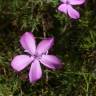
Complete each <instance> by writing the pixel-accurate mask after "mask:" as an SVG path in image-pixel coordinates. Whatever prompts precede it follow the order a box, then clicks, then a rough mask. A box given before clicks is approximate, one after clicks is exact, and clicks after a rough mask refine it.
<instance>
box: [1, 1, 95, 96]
mask: <svg viewBox="0 0 96 96" xmlns="http://www.w3.org/2000/svg"><path fill="white" fill-rule="evenodd" d="M58 5H59V0H0V96H96V24H95V23H96V14H95V13H96V1H95V0H86V3H85V4H84V5H82V6H80V7H78V10H79V11H80V13H81V18H80V19H79V20H72V19H70V18H69V17H67V16H65V15H64V14H61V13H60V12H58V10H57V7H58ZM25 31H32V32H33V33H34V34H35V36H36V37H37V40H38V41H39V40H40V39H42V38H43V37H44V36H45V35H46V36H54V37H55V45H54V48H53V49H52V50H51V53H54V54H57V55H58V56H59V57H60V58H61V59H62V63H63V68H62V69H61V70H57V71H50V70H45V69H44V70H43V71H44V72H43V77H42V79H41V80H39V81H38V82H37V83H36V84H35V85H32V84H29V82H28V78H27V75H28V70H24V71H22V72H20V73H15V72H14V70H13V69H12V68H11V67H10V62H11V60H12V58H13V57H14V56H15V55H17V54H21V53H23V52H22V48H21V46H20V44H19V38H20V36H21V34H23V33H24V32H25Z"/></svg>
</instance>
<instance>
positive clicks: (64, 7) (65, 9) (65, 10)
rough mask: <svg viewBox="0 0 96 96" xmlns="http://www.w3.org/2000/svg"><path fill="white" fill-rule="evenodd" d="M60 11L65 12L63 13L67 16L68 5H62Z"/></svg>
mask: <svg viewBox="0 0 96 96" xmlns="http://www.w3.org/2000/svg"><path fill="white" fill-rule="evenodd" d="M58 10H59V11H60V12H63V13H65V14H67V11H68V5H67V4H61V5H59V7H58Z"/></svg>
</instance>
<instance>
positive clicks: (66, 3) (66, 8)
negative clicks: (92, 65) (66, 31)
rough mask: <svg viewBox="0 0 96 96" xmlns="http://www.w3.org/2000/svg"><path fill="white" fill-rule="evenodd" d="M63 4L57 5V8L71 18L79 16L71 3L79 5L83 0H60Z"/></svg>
mask: <svg viewBox="0 0 96 96" xmlns="http://www.w3.org/2000/svg"><path fill="white" fill-rule="evenodd" d="M61 2H62V3H63V4H61V5H59V7H58V10H59V11H60V12H63V13H65V14H68V15H69V16H70V17H71V18H73V19H78V18H80V14H79V12H78V11H77V10H75V9H74V8H73V7H72V5H81V4H83V3H84V2H85V0H61Z"/></svg>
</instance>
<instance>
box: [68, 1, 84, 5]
mask: <svg viewBox="0 0 96 96" xmlns="http://www.w3.org/2000/svg"><path fill="white" fill-rule="evenodd" d="M84 2H85V0H69V3H70V4H71V5H81V4H83V3H84Z"/></svg>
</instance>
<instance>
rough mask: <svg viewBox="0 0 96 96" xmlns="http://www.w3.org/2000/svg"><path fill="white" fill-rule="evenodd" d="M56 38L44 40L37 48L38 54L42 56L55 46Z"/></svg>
mask: <svg viewBox="0 0 96 96" xmlns="http://www.w3.org/2000/svg"><path fill="white" fill-rule="evenodd" d="M53 42H54V38H47V39H44V40H42V41H41V42H40V43H39V45H38V46H37V53H38V54H42V53H45V52H47V51H48V50H49V49H50V48H51V47H52V45H53Z"/></svg>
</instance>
